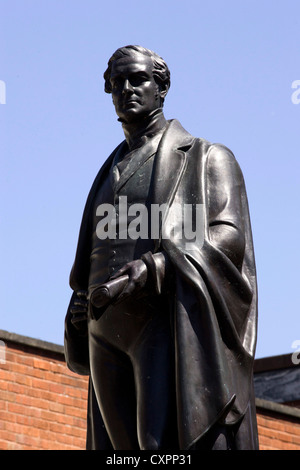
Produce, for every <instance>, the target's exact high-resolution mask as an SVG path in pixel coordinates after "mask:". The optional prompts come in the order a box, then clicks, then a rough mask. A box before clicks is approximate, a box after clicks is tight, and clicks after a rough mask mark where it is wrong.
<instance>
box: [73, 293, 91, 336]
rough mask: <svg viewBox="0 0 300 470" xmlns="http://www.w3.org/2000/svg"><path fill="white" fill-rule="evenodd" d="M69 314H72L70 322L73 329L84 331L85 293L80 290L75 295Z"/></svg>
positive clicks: (85, 316)
mask: <svg viewBox="0 0 300 470" xmlns="http://www.w3.org/2000/svg"><path fill="white" fill-rule="evenodd" d="M70 312H71V313H72V319H71V322H72V324H73V325H74V326H75V328H77V329H78V330H80V331H81V330H83V329H85V330H86V326H87V313H88V300H87V291H83V290H80V291H77V292H76V293H75V296H74V298H73V302H72V305H71V307H70Z"/></svg>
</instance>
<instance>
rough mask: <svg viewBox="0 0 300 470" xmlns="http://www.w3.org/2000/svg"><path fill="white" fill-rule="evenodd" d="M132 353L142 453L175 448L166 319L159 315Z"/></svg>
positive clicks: (171, 361)
mask: <svg viewBox="0 0 300 470" xmlns="http://www.w3.org/2000/svg"><path fill="white" fill-rule="evenodd" d="M160 313H161V315H162V316H161V317H159V315H157V316H156V317H155V318H153V320H152V322H151V323H150V324H149V325H148V327H147V328H146V329H145V330H144V332H143V334H142V336H141V337H140V338H139V340H138V342H137V344H136V346H135V348H134V350H133V351H132V355H131V357H132V362H133V366H134V375H135V380H136V393H137V422H138V440H139V446H140V449H141V450H162V449H169V450H171V449H176V448H177V449H178V436H177V422H176V403H175V396H176V394H175V378H174V377H175V376H174V351H173V340H172V337H171V330H170V326H169V324H168V319H167V318H163V316H164V312H160Z"/></svg>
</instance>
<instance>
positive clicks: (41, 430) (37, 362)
mask: <svg viewBox="0 0 300 470" xmlns="http://www.w3.org/2000/svg"><path fill="white" fill-rule="evenodd" d="M2 344H3V345H4V346H5V348H4V349H5V350H4V351H3V348H2V352H1V351H0V450H8V449H11V450H13V449H14V450H17V449H20V450H21V449H23V450H39V449H45V450H46V449H48V450H64V449H69V450H73V449H74V450H75V449H85V432H86V406H87V405H86V403H87V387H88V379H87V378H86V377H82V376H78V375H77V374H73V373H72V372H70V371H69V370H68V369H67V367H66V364H65V361H64V356H63V354H62V348H59V347H58V348H57V350H56V351H55V350H54V351H53V350H51V348H50V349H48V350H47V348H39V347H36V346H30V345H28V344H22V341H19V342H17V343H15V342H14V341H7V340H5V342H2ZM0 346H1V344H0ZM54 349H55V348H54ZM257 419H258V429H259V441H260V448H261V450H271V449H272V450H273V449H274V450H277V449H278V450H281V449H287V450H296V449H298V450H300V419H298V421H296V420H294V419H293V418H292V417H289V416H282V415H276V414H274V413H273V412H269V411H266V410H264V409H262V408H261V407H259V408H258V409H257Z"/></svg>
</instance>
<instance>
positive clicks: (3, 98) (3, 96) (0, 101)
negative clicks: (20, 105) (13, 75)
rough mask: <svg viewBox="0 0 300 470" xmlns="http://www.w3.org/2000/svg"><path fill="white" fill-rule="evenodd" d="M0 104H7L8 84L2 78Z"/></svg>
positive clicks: (0, 82)
mask: <svg viewBox="0 0 300 470" xmlns="http://www.w3.org/2000/svg"><path fill="white" fill-rule="evenodd" d="M0 104H6V84H5V82H4V81H3V80H0Z"/></svg>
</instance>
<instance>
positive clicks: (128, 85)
mask: <svg viewBox="0 0 300 470" xmlns="http://www.w3.org/2000/svg"><path fill="white" fill-rule="evenodd" d="M132 92H133V87H132V86H131V83H130V81H129V80H128V78H127V79H126V80H125V81H124V85H123V90H122V93H123V94H125V93H132Z"/></svg>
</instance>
